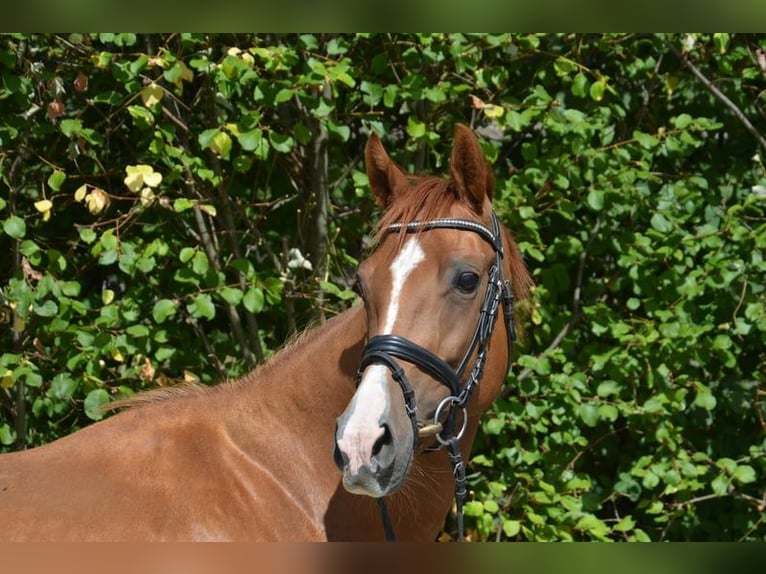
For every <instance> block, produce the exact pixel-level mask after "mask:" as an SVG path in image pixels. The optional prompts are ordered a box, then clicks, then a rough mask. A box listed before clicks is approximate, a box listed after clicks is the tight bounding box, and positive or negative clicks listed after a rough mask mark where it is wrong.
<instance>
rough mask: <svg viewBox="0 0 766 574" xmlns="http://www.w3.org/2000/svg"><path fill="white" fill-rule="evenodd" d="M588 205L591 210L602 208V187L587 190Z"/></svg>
mask: <svg viewBox="0 0 766 574" xmlns="http://www.w3.org/2000/svg"><path fill="white" fill-rule="evenodd" d="M586 201H587V203H588V207H590V208H591V209H592V210H593V211H601V210H602V209H604V191H603V190H602V189H593V188H591V189H590V190H589V191H588V198H587V199H586Z"/></svg>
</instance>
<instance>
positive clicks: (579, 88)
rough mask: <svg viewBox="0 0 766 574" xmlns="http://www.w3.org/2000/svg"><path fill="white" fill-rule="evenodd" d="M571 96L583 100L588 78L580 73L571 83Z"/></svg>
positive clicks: (586, 91) (586, 90)
mask: <svg viewBox="0 0 766 574" xmlns="http://www.w3.org/2000/svg"><path fill="white" fill-rule="evenodd" d="M571 91H572V95H574V96H578V97H580V98H584V97H585V96H586V94H587V93H588V78H587V77H586V76H585V74H583V73H582V72H580V73H579V74H577V75H576V76H575V78H574V81H573V82H572V88H571Z"/></svg>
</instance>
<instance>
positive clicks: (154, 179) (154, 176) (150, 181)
mask: <svg viewBox="0 0 766 574" xmlns="http://www.w3.org/2000/svg"><path fill="white" fill-rule="evenodd" d="M161 181H162V174H161V173H157V172H156V171H153V172H152V173H148V174H146V175H144V183H145V184H146V185H148V186H149V187H157V186H158V185H159V184H160V182H161Z"/></svg>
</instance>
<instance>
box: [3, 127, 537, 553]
mask: <svg viewBox="0 0 766 574" xmlns="http://www.w3.org/2000/svg"><path fill="white" fill-rule="evenodd" d="M365 165H366V169H367V174H368V178H369V182H370V187H371V189H372V192H373V193H374V196H375V198H376V200H377V203H378V204H379V206H380V207H381V208H382V209H383V214H382V216H381V220H380V223H379V227H378V232H377V234H376V236H375V240H374V246H373V249H372V250H371V253H370V255H369V257H367V258H366V259H365V260H364V261H363V262H362V263H361V265H360V266H359V269H358V274H357V284H358V291H359V293H360V294H361V297H360V298H361V300H362V303H359V304H356V305H353V306H351V307H350V308H349V309H347V310H346V311H344V312H342V313H340V314H338V315H336V316H335V317H333V318H332V319H330V320H328V321H326V322H325V323H324V324H322V325H319V326H315V327H313V328H311V329H308V330H307V331H305V332H304V333H303V334H301V335H300V336H298V337H297V338H296V339H295V340H294V341H292V342H291V343H289V344H288V345H286V346H285V347H284V348H283V349H282V350H280V351H279V352H278V353H276V354H275V355H274V356H273V357H272V358H271V359H270V360H269V361H267V362H266V363H264V364H263V365H260V366H258V367H256V369H255V370H253V371H252V372H250V373H249V374H247V375H245V376H244V377H241V378H239V379H237V380H228V381H224V382H221V383H219V384H217V385H214V386H202V385H195V386H190V385H184V386H178V387H167V388H162V389H156V390H151V391H147V392H144V393H139V394H138V395H136V396H135V397H133V398H131V399H127V402H124V403H122V405H121V406H123V407H129V408H123V409H122V410H121V412H119V413H118V414H115V415H113V416H110V417H108V418H105V419H104V420H102V421H99V422H97V423H94V424H92V425H91V426H88V427H86V428H83V429H81V430H79V431H77V432H75V433H73V434H71V435H69V436H66V437H63V438H61V439H58V440H56V441H54V442H52V443H49V444H47V445H44V446H41V447H37V448H34V449H30V450H27V451H22V452H16V453H9V454H3V455H0V517H2V522H3V529H2V533H0V538H2V539H6V540H38V541H93V540H98V541H379V540H383V539H385V538H386V537H387V536H388V537H389V538H391V534H392V533H395V536H396V540H399V541H433V540H434V539H435V538H436V537H437V535H438V534H439V532H440V530H441V528H442V527H443V524H444V521H445V518H446V517H447V515H448V513H449V511H450V508H451V505H452V500H453V490H455V488H454V487H455V477H456V476H457V475H458V474H460V473H457V472H456V469H458V470H459V469H460V468H464V467H462V466H459V465H463V464H464V463H463V460H464V459H467V457H468V456H469V453H470V449H471V445H472V443H473V441H474V437H475V435H476V432H477V429H478V424H479V419H480V417H481V414H482V413H483V412H484V411H485V410H486V409H488V408H489V407H490V405H491V404H492V402H493V400H494V399H495V398H496V397H497V395H498V393H499V392H500V390H501V388H502V386H503V383H504V381H505V378H506V375H507V372H508V368H509V363H510V360H511V357H510V347H509V341H511V340H512V338H513V334H514V331H515V329H516V325H515V324H516V323H517V321H518V319H517V315H518V313H512V312H511V311H510V309H508V305H507V304H509V303H511V301H512V300H515V301H516V302H518V301H520V300H522V299H524V298H525V297H527V296H528V294H529V291H530V287H531V279H530V276H529V274H528V272H527V270H526V268H525V266H524V263H523V259H522V257H521V255H520V253H519V250H518V248H517V246H516V244H515V243H514V241H513V238H512V236H511V234H510V233H509V232H508V231H507V230H506V229H505V228H504V227H502V226H501V225H500V224H499V223H498V220H497V217H496V216H495V214H494V211H493V209H492V205H491V201H492V196H493V185H494V179H493V176H492V172H491V170H490V168H489V166H488V164H487V163H486V161H485V160H484V157H483V155H482V152H481V148H480V146H479V142H478V140H477V139H476V136H475V135H474V134H473V132H472V131H471V130H470V129H469V128H467V127H466V126H463V125H458V126H456V128H455V138H454V142H453V147H452V152H451V159H450V174H449V176H448V177H445V178H442V177H436V176H430V175H425V176H414V175H410V174H408V173H406V172H405V171H404V170H402V168H400V167H399V166H398V165H397V164H396V163H395V162H394V161H393V160H391V158H390V157H389V155H388V153H387V152H386V150H385V148H384V147H383V144H382V142H381V140H380V138H379V137H378V136H377V135H376V134H374V133H373V134H372V135H371V136H370V138H369V140H368V142H367V144H366V147H365ZM498 301H500V305H502V304H503V303H505V304H506V308H505V311H504V312H502V313H501V312H499V311H498ZM512 315H516V316H512ZM501 316H502V317H503V318H504V319H503V318H501ZM477 325H478V326H477ZM451 462H452V464H451ZM453 467H455V468H453ZM463 485H464V483H463ZM462 492H463V493H464V489H463V490H462Z"/></svg>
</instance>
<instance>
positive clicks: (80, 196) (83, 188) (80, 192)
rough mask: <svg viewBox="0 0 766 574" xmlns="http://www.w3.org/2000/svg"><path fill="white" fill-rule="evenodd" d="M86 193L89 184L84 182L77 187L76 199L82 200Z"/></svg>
mask: <svg viewBox="0 0 766 574" xmlns="http://www.w3.org/2000/svg"><path fill="white" fill-rule="evenodd" d="M86 193H88V185H87V184H86V183H83V184H82V185H81V186H80V187H78V188H77V191H75V192H74V200H75V201H82V200H83V199H85V194H86Z"/></svg>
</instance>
